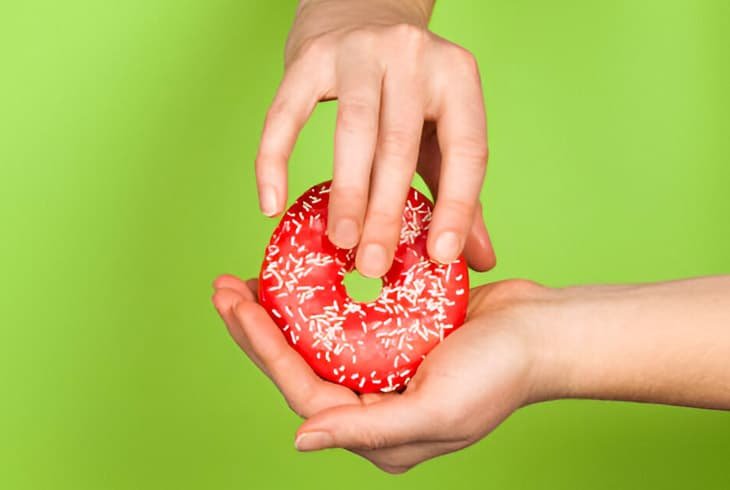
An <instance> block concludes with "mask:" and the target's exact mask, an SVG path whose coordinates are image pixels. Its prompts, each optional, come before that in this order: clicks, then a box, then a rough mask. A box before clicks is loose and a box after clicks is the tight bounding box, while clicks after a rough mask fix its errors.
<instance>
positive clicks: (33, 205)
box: [0, 0, 730, 489]
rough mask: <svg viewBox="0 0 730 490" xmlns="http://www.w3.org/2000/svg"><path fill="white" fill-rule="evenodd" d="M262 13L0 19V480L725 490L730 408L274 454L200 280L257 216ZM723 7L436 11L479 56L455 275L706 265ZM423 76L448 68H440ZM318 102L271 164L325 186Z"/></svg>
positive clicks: (1, 10) (719, 209)
mask: <svg viewBox="0 0 730 490" xmlns="http://www.w3.org/2000/svg"><path fill="white" fill-rule="evenodd" d="M293 11H294V4H293V2H289V1H287V2H285V1H272V2H263V1H258V2H254V1H248V2H246V1H239V2H234V1H221V0H217V1H211V0H206V1H191V0H175V1H161V0H160V1H141V0H134V1H132V0H129V1H124V2H101V1H79V0H75V1H65V2H56V1H50V0H45V1H31V0H29V1H26V2H10V1H0V273H1V274H2V275H1V276H0V277H1V279H0V288H1V289H0V312H1V315H0V322H1V323H0V488H3V489H26V488H34V489H45V488H48V489H63V488H69V489H87V488H88V489H141V488H145V489H147V488H149V489H153V488H155V489H157V488H213V489H219V488H220V489H223V488H250V489H269V488H301V489H321V488H352V489H359V488H362V489H365V488H380V489H391V488H392V489H395V488H398V489H407V488H443V487H448V488H454V489H456V488H458V489H462V488H499V489H507V488H519V489H524V488H561V489H564V488H575V489H585V488H591V489H602V488H605V489H616V488H649V487H653V488H728V487H730V469H728V468H729V466H728V464H729V462H730V414H727V413H722V412H712V411H702V410H692V409H685V408H672V407H659V406H651V405H638V404H622V403H602V402H591V401H561V402H553V403H547V404H541V405H537V406H532V407H528V408H526V409H523V410H521V411H519V412H518V413H517V414H515V415H514V416H512V417H511V418H510V419H509V420H508V421H507V422H506V423H504V424H503V425H502V426H501V427H500V428H498V429H497V430H496V432H495V433H494V434H492V435H491V436H490V437H489V438H487V439H486V440H485V441H482V442H481V443H479V444H478V445H476V446H474V447H472V448H469V449H468V450H465V451H463V452H460V453H458V454H455V455H450V456H448V457H444V458H441V459H439V460H436V461H432V462H429V463H426V464H424V465H422V466H420V467H418V468H416V469H414V470H413V471H411V472H410V473H408V474H406V475H403V476H399V477H393V476H390V475H386V474H382V473H380V472H379V471H378V470H376V469H375V468H374V467H371V466H370V465H369V464H368V463H367V462H364V461H362V460H359V459H357V458H356V457H354V456H352V455H350V454H346V453H342V452H333V451H330V452H325V453H320V454H307V455H302V454H297V453H296V452H295V450H294V449H293V445H292V442H293V434H294V431H295V429H296V427H297V425H298V419H297V417H296V416H295V415H293V414H292V413H290V412H289V410H288V409H287V407H286V405H285V404H284V402H283V401H282V400H281V398H280V396H279V395H278V393H277V392H276V390H275V389H274V387H273V386H271V385H270V384H269V383H268V382H267V380H266V379H265V378H264V377H263V376H262V375H261V374H259V373H258V372H257V371H256V370H255V369H254V367H253V366H252V364H251V363H250V362H249V361H248V360H247V359H246V358H245V357H244V355H243V354H242V353H241V352H240V351H239V350H238V349H237V347H236V346H235V345H234V344H233V342H231V341H230V339H229V338H228V335H227V334H226V332H225V330H224V328H223V326H222V324H221V322H220V321H219V319H218V318H217V316H216V314H215V312H214V310H213V308H212V306H211V304H210V301H209V297H210V294H211V289H210V283H211V281H212V279H213V278H214V277H215V276H216V274H218V273H221V272H233V273H236V274H239V275H242V276H252V275H255V274H256V273H257V269H258V266H259V263H260V259H261V256H262V251H263V247H264V246H265V244H266V242H267V237H268V235H269V234H270V232H271V230H272V229H273V226H274V224H275V223H274V222H272V221H269V220H267V219H265V218H263V217H262V216H260V215H259V213H258V211H257V205H256V197H255V187H254V179H253V173H252V166H253V159H254V155H255V151H256V146H257V140H258V137H259V134H260V128H261V123H262V120H263V117H264V113H265V111H266V108H267V103H268V102H269V101H270V100H271V98H272V96H273V93H274V90H275V88H276V85H277V82H278V80H279V78H280V76H281V73H282V48H283V42H284V39H285V35H286V32H287V29H288V26H289V24H290V22H291V19H292V16H293ZM729 19H730V3H729V2H726V1H724V0H718V1H697V0H686V1H665V0H653V1H648V0H643V1H635V0H625V1H605V2H585V1H578V0H575V1H568V0H553V1H543V0H534V1H528V0H524V1H510V2H497V1H488V2H482V1H472V2H468V1H463V0H462V1H458V0H443V1H441V2H439V5H438V6H437V9H436V13H435V16H434V21H433V24H432V27H433V29H434V30H435V31H436V32H438V33H439V34H441V35H443V36H445V37H447V38H449V39H451V40H453V41H455V42H457V43H460V44H463V45H464V46H466V47H467V48H469V49H470V50H472V51H473V52H474V53H475V54H476V56H477V58H478V60H479V62H480V65H481V69H482V72H483V78H484V87H485V97H486V101H487V105H488V114H489V122H490V148H491V150H492V157H491V160H490V167H489V172H488V181H487V185H486V187H485V190H484V193H483V196H482V197H483V202H484V204H485V209H486V213H487V220H488V224H489V227H490V230H491V232H492V235H493V238H494V243H495V247H496V250H497V253H498V257H499V265H498V267H497V268H496V269H495V270H494V271H493V272H490V273H488V274H483V275H475V276H473V282H474V283H476V284H480V283H484V282H487V281H491V280H495V279H501V278H506V277H515V276H519V277H528V278H531V279H535V280H538V281H541V282H544V283H546V284H550V285H556V286H558V285H565V284H573V283H586V282H625V281H654V280H662V279H669V278H679V277H687V276H694V275H700V274H713V273H728V272H730V218H729V216H730V158H729V157H728V154H729V152H730V138H729V135H730V120H729V116H728V114H730V91H728V87H729V86H730V69H729V68H728V65H729V63H728V53H729V49H728V48H729V47H730V21H729ZM444 69H448V67H444ZM334 113H335V105H334V104H332V103H330V104H324V105H321V106H320V107H319V108H318V109H317V110H316V112H315V114H314V116H313V118H312V121H311V123H310V124H309V125H308V126H307V128H306V129H305V131H304V133H303V135H302V137H301V139H300V141H299V144H298V146H297V149H296V151H295V153H294V155H293V157H292V162H291V193H292V197H293V196H294V195H295V194H299V193H300V192H301V191H303V190H304V189H305V188H307V187H308V186H309V185H311V184H314V183H316V182H319V181H321V180H325V179H327V178H328V177H329V176H330V172H331V158H332V135H333V124H334Z"/></svg>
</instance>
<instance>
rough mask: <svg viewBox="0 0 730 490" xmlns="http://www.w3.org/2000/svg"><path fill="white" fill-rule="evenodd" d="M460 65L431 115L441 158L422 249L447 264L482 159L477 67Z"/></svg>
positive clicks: (468, 224)
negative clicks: (426, 245)
mask: <svg viewBox="0 0 730 490" xmlns="http://www.w3.org/2000/svg"><path fill="white" fill-rule="evenodd" d="M468 60H473V58H471V57H469V58H468ZM460 65H462V68H457V69H456V70H455V71H454V73H455V75H456V76H454V77H452V79H451V83H452V84H453V86H452V87H451V90H450V95H451V96H450V97H449V98H448V99H443V100H442V101H441V103H440V107H439V108H438V110H437V116H436V117H437V126H438V142H439V147H440V149H441V155H442V160H441V169H440V177H439V183H438V198H437V199H436V206H435V208H434V214H433V221H432V224H431V228H430V230H429V237H428V251H429V254H430V256H431V257H432V258H433V259H434V260H436V261H438V262H441V263H449V262H453V261H454V260H456V259H457V258H458V256H459V254H460V253H461V251H462V250H463V249H464V245H465V243H466V239H467V237H468V235H469V232H470V230H471V228H472V225H473V222H474V215H475V211H476V207H477V203H478V202H479V193H480V191H481V188H482V183H483V180H484V173H485V169H486V161H487V133H486V119H485V114H484V103H483V100H482V91H481V84H480V82H479V75H478V71H477V69H476V65H475V64H474V62H473V61H462V62H461V63H460ZM458 66H459V65H457V67H458Z"/></svg>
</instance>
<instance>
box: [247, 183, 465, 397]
mask: <svg viewBox="0 0 730 490" xmlns="http://www.w3.org/2000/svg"><path fill="white" fill-rule="evenodd" d="M329 190H330V182H325V183H323V184H319V185H316V186H314V187H312V188H311V189H309V190H308V191H307V192H305V193H304V194H303V195H302V196H301V197H300V198H299V199H297V200H296V202H294V204H293V205H292V206H291V207H290V208H289V210H288V211H287V212H286V214H285V215H284V217H283V218H282V220H281V223H279V226H278V227H277V228H276V230H275V231H274V234H273V236H272V237H271V241H270V242H269V245H268V247H267V248H266V256H265V258H264V262H263V264H262V266H261V274H260V276H259V301H260V303H261V304H262V305H263V306H264V307H265V308H266V309H267V311H268V312H269V314H270V315H271V318H272V319H273V320H274V322H275V323H276V324H277V325H278V326H279V328H280V329H281V331H282V332H283V333H284V335H285V336H286V338H287V341H288V342H289V344H290V345H291V346H292V347H293V348H294V349H295V350H296V351H297V352H299V354H300V355H301V356H302V357H303V358H304V359H305V360H306V361H307V363H308V364H309V365H310V366H311V367H312V368H313V369H314V371H315V372H316V373H317V374H318V375H319V376H321V377H322V378H324V379H326V380H329V381H332V382H335V383H339V384H342V385H344V386H347V387H348V388H351V389H352V390H354V391H356V392H359V393H372V392H378V391H380V392H390V391H396V390H401V389H403V388H404V387H405V386H406V385H407V384H408V382H409V381H410V380H411V378H412V377H413V375H414V374H415V372H416V369H417V368H418V366H419V365H420V364H421V361H422V360H423V359H424V357H425V356H426V354H428V352H430V351H431V349H433V348H434V347H435V346H436V345H437V344H438V343H439V342H440V341H442V340H443V339H444V337H446V336H447V335H449V334H450V333H451V332H453V331H454V330H455V329H456V328H458V327H459V326H460V325H461V324H462V323H463V322H464V317H465V316H466V308H467V303H468V299H469V277H468V273H467V266H466V262H465V261H464V258H463V257H459V259H458V260H457V261H455V262H453V263H451V264H448V265H441V264H437V263H435V262H432V261H430V260H429V258H428V254H427V252H426V231H427V230H428V227H429V224H430V221H431V211H432V204H431V201H430V200H429V199H428V198H427V197H425V196H424V195H423V194H421V193H420V192H418V191H417V190H415V189H411V190H410V191H409V193H408V200H407V201H406V206H405V209H404V211H403V224H402V227H401V232H400V242H399V245H398V248H397V250H396V252H395V259H394V261H393V266H392V267H391V268H390V270H389V271H388V273H387V274H386V275H385V276H384V277H383V279H382V281H383V288H382V290H381V292H380V295H379V297H378V298H377V299H376V300H374V301H371V302H369V303H360V302H357V301H354V300H352V299H351V298H350V297H349V296H348V294H347V291H346V290H345V286H344V284H343V279H344V277H345V275H346V274H347V273H348V272H350V271H352V270H353V269H354V267H355V250H354V249H353V250H345V249H340V248H337V247H335V246H334V245H333V244H332V243H331V242H330V241H329V239H328V238H327V236H326V234H325V230H326V229H327V203H328V201H329Z"/></svg>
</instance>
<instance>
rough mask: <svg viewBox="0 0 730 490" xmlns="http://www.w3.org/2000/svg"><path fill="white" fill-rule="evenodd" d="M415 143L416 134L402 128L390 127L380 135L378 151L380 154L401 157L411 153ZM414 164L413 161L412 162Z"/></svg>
mask: <svg viewBox="0 0 730 490" xmlns="http://www.w3.org/2000/svg"><path fill="white" fill-rule="evenodd" d="M415 144H416V135H414V134H412V133H411V132H410V131H407V130H406V129H404V128H398V127H394V128H390V129H388V130H387V131H384V132H383V134H382V135H381V137H380V151H381V153H382V154H384V155H386V156H388V157H392V158H397V159H403V158H406V157H407V156H408V155H410V154H412V153H413V148H414V146H415ZM413 163H414V164H415V162H413Z"/></svg>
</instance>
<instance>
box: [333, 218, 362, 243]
mask: <svg viewBox="0 0 730 490" xmlns="http://www.w3.org/2000/svg"><path fill="white" fill-rule="evenodd" d="M334 238H335V240H336V241H337V243H338V244H339V245H340V246H342V247H343V248H352V247H354V246H355V245H357V223H355V220H352V219H349V218H343V219H341V220H339V221H338V222H337V224H336V225H335V236H334Z"/></svg>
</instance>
